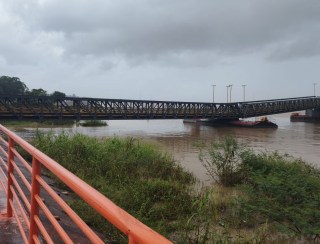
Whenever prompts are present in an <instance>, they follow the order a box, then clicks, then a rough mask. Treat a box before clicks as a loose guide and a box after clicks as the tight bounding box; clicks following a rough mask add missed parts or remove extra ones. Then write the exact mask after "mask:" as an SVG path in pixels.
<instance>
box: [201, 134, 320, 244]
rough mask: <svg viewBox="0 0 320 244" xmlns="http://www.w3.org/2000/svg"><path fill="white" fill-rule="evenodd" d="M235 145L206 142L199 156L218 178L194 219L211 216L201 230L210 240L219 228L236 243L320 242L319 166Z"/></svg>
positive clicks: (234, 142)
mask: <svg viewBox="0 0 320 244" xmlns="http://www.w3.org/2000/svg"><path fill="white" fill-rule="evenodd" d="M239 145H240V144H238V142H236V141H235V140H234V139H230V138H225V139H223V140H220V141H218V142H214V144H213V146H211V147H209V149H208V151H207V152H206V154H204V155H205V156H206V158H205V160H206V161H203V158H202V163H203V164H204V166H205V167H206V169H207V171H208V174H210V175H211V176H212V177H213V179H215V180H217V182H218V184H215V185H213V186H211V187H209V188H208V189H207V194H208V197H206V199H202V201H205V202H206V205H205V206H207V207H206V209H205V210H204V211H203V212H204V214H199V216H200V217H198V218H204V217H205V215H206V213H210V214H211V215H212V216H214V217H213V218H211V221H210V225H211V227H210V228H209V229H207V228H206V229H205V230H204V231H203V233H206V236H208V235H209V234H210V233H211V240H212V239H214V238H215V237H217V233H219V232H221V230H223V231H224V232H223V233H224V235H223V236H222V237H226V236H228V238H229V240H232V241H236V242H238V241H240V242H241V241H253V242H257V241H258V242H260V241H275V240H279V239H280V238H282V240H283V238H284V239H286V240H287V241H288V240H289V241H295V240H297V239H295V238H303V240H305V241H307V240H317V241H319V236H320V221H319V220H320V170H319V169H317V168H315V167H312V166H310V165H308V164H306V163H305V162H303V161H301V160H298V159H294V158H292V157H289V156H288V155H280V154H279V153H277V152H274V153H255V152H253V151H250V150H247V149H245V148H243V146H239ZM201 157H203V155H201ZM217 189H223V191H221V192H223V193H222V194H221V192H220V191H219V190H218V191H217ZM217 195H218V196H219V197H218V198H217V197H216V196H217ZM218 199H220V200H218ZM201 216H202V217H201ZM203 216H204V217H203ZM203 222H204V223H206V221H203ZM219 226H220V227H219ZM212 230H215V234H213V233H212ZM208 233H209V234H208ZM244 233H245V234H244ZM250 233H252V234H250ZM240 236H242V237H241V238H240ZM243 236H246V237H245V238H244V239H243Z"/></svg>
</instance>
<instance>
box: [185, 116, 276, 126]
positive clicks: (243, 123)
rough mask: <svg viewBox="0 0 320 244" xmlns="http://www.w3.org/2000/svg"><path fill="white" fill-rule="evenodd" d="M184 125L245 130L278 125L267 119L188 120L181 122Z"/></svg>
mask: <svg viewBox="0 0 320 244" xmlns="http://www.w3.org/2000/svg"><path fill="white" fill-rule="evenodd" d="M183 122H184V123H196V124H201V125H209V126H232V127H246V128H278V125H277V124H276V123H274V122H271V121H270V120H268V118H267V117H261V118H260V119H259V120H255V121H246V120H240V119H228V120H224V119H214V120H211V119H188V120H183Z"/></svg>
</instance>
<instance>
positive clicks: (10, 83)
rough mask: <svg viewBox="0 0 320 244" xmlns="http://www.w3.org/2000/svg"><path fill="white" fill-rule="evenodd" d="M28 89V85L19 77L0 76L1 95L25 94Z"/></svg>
mask: <svg viewBox="0 0 320 244" xmlns="http://www.w3.org/2000/svg"><path fill="white" fill-rule="evenodd" d="M27 91H28V87H27V86H26V84H24V83H23V82H22V81H21V80H20V79H19V78H18V77H10V76H1V77H0V94H1V95H24V94H26V92H27Z"/></svg>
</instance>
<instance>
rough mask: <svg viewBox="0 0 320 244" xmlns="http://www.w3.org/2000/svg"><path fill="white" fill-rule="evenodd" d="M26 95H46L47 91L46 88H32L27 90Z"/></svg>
mask: <svg viewBox="0 0 320 244" xmlns="http://www.w3.org/2000/svg"><path fill="white" fill-rule="evenodd" d="M27 95H30V96H48V93H47V91H46V90H43V89H42V88H39V89H32V90H31V91H29V92H27Z"/></svg>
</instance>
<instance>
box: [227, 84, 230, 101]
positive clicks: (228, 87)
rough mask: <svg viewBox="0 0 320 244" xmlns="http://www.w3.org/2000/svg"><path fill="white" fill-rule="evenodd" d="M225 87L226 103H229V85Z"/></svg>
mask: <svg viewBox="0 0 320 244" xmlns="http://www.w3.org/2000/svg"><path fill="white" fill-rule="evenodd" d="M226 87H227V103H228V102H229V87H230V85H229V86H226Z"/></svg>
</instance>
